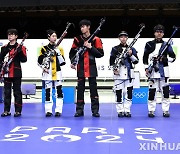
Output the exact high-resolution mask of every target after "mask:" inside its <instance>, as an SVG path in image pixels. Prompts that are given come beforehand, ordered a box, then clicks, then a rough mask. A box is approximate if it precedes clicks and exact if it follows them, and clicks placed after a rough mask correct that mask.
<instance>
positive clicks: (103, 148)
mask: <svg viewBox="0 0 180 154" xmlns="http://www.w3.org/2000/svg"><path fill="white" fill-rule="evenodd" d="M13 110H14V109H13V106H12V114H13ZM0 111H3V104H0ZM170 112H171V117H170V118H163V117H162V111H161V104H158V105H157V110H156V117H155V118H148V117H147V105H146V104H133V105H132V118H125V117H124V118H118V117H117V113H116V110H115V105H114V104H112V103H109V104H101V105H100V113H101V117H100V118H94V117H92V116H91V111H90V104H86V105H85V116H84V117H80V118H75V117H73V115H74V104H65V105H64V108H63V114H62V117H60V118H55V117H50V118H46V117H45V114H44V109H43V106H42V105H41V104H35V103H31V104H24V106H23V113H22V117H20V118H14V117H13V116H11V117H4V118H2V117H0V154H3V153H5V154H16V153H17V154H51V153H57V154H121V153H122V154H146V153H147V154H174V153H175V154H176V153H177V154H179V153H180V104H171V108H170ZM157 143H159V144H157ZM162 145H164V148H163V147H162ZM153 146H156V147H153ZM160 146H161V147H160ZM168 146H169V147H168ZM153 148H154V149H153Z"/></svg>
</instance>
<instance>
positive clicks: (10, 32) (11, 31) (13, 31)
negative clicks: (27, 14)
mask: <svg viewBox="0 0 180 154" xmlns="http://www.w3.org/2000/svg"><path fill="white" fill-rule="evenodd" d="M8 34H14V35H18V31H17V29H13V28H11V29H8V30H7V35H8Z"/></svg>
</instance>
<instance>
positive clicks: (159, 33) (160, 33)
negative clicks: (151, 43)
mask: <svg viewBox="0 0 180 154" xmlns="http://www.w3.org/2000/svg"><path fill="white" fill-rule="evenodd" d="M154 36H155V39H162V38H163V36H164V31H163V30H156V31H155V32H154Z"/></svg>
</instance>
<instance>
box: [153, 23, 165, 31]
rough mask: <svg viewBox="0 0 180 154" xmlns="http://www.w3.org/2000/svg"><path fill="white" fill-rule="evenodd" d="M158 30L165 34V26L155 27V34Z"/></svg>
mask: <svg viewBox="0 0 180 154" xmlns="http://www.w3.org/2000/svg"><path fill="white" fill-rule="evenodd" d="M157 30H162V31H163V32H164V30H165V28H164V26H163V25H160V24H158V25H156V26H155V27H154V32H156V31H157Z"/></svg>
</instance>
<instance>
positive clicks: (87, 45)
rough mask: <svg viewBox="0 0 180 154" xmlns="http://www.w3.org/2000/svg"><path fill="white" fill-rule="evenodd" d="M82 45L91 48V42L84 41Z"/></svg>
mask: <svg viewBox="0 0 180 154" xmlns="http://www.w3.org/2000/svg"><path fill="white" fill-rule="evenodd" d="M84 46H85V47H87V48H89V49H91V48H92V45H91V43H88V41H86V42H84Z"/></svg>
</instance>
